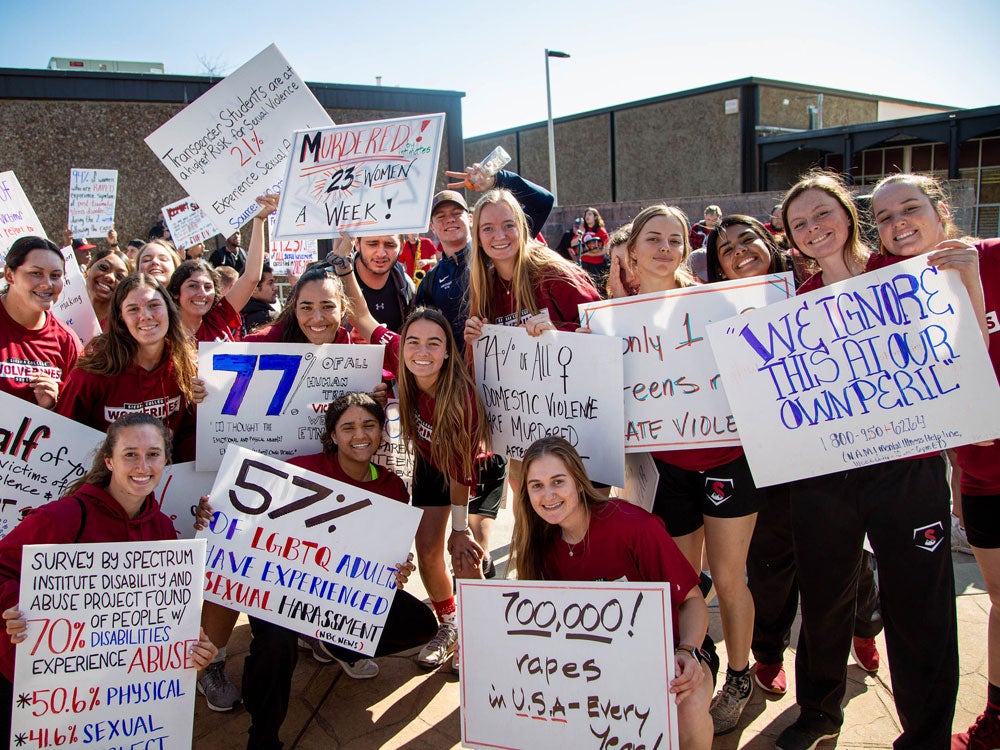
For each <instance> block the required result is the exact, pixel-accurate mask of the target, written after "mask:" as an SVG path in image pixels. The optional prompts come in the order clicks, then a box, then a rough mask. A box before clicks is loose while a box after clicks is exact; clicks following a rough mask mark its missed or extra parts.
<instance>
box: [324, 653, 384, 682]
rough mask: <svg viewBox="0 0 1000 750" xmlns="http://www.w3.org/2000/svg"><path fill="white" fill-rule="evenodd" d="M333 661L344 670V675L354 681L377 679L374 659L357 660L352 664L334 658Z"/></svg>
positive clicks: (376, 665)
mask: <svg viewBox="0 0 1000 750" xmlns="http://www.w3.org/2000/svg"><path fill="white" fill-rule="evenodd" d="M334 660H335V661H336V662H337V664H339V665H340V668H341V669H343V670H344V674H346V675H347V676H348V677H351V678H353V679H355V680H370V679H371V678H372V677H378V664H376V663H375V660H374V659H358V660H357V661H356V662H354V663H353V664H351V663H350V662H347V661H343V660H342V659H337V658H336V657H334Z"/></svg>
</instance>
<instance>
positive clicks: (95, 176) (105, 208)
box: [68, 169, 118, 237]
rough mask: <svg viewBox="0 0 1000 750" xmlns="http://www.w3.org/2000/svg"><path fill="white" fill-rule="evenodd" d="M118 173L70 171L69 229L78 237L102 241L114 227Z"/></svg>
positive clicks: (84, 170)
mask: <svg viewBox="0 0 1000 750" xmlns="http://www.w3.org/2000/svg"><path fill="white" fill-rule="evenodd" d="M117 195H118V170H117V169H71V170H69V224H68V226H69V229H70V231H71V232H72V233H73V234H74V235H76V236H77V237H103V236H104V235H106V234H107V233H108V232H110V231H111V230H112V229H114V226H115V198H116V197H117Z"/></svg>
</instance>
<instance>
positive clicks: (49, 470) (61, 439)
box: [0, 364, 104, 538]
mask: <svg viewBox="0 0 1000 750" xmlns="http://www.w3.org/2000/svg"><path fill="white" fill-rule="evenodd" d="M11 366H12V365H10V364H6V365H4V367H11ZM103 440H104V434H103V433H101V432H98V431H97V430H94V429H91V428H90V427H86V426H85V425H82V424H79V423H77V422H74V421H73V420H72V419H67V418H66V417H63V416H60V415H59V414H56V413H54V412H51V411H49V410H48V409H43V408H42V407H40V406H38V405H36V404H30V403H28V402H27V401H23V400H21V399H19V398H17V397H16V396H11V395H10V394H9V393H2V392H0V538H3V537H5V536H7V534H9V533H10V530H11V529H13V528H14V527H15V526H16V525H17V524H19V523H20V522H21V519H22V518H24V514H25V513H27V512H28V511H29V510H30V509H31V508H37V507H38V506H39V505H44V504H45V503H47V502H49V500H55V499H56V498H58V497H59V496H60V495H62V494H63V491H64V490H65V489H66V487H67V485H69V484H72V483H73V482H75V481H76V480H77V479H79V478H80V477H82V476H83V475H84V474H86V473H87V471H88V470H89V469H90V464H91V459H92V457H93V453H94V451H95V449H96V448H97V446H98V445H100V443H101V441H103Z"/></svg>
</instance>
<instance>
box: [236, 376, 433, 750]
mask: <svg viewBox="0 0 1000 750" xmlns="http://www.w3.org/2000/svg"><path fill="white" fill-rule="evenodd" d="M325 424H326V430H325V432H324V434H323V437H322V439H321V442H322V444H323V452H322V453H316V454H312V455H308V456H299V457H296V458H293V459H291V460H290V461H289V463H291V464H293V465H295V466H300V467H302V468H303V469H308V470H309V471H315V472H316V473H318V474H323V475H324V476H327V477H330V478H331V479H336V480H337V481H339V482H345V483H347V484H350V485H353V486H355V487H360V488H362V489H364V490H365V491H366V492H371V493H374V494H377V495H382V496H383V497H388V498H390V499H392V500H396V501H398V502H401V503H408V502H409V500H410V498H409V494H408V493H407V491H406V485H405V484H403V480H402V479H400V478H399V477H398V476H396V475H395V474H393V473H392V472H391V471H389V470H388V469H383V468H382V467H380V466H376V465H375V464H373V463H371V459H372V456H374V455H375V452H376V451H377V450H378V447H379V444H380V442H381V439H382V428H383V427H384V425H385V411H383V409H382V407H381V406H379V404H378V403H377V402H376V401H375V400H374V399H373V398H372V397H371V396H369V395H368V394H366V393H348V394H346V395H344V396H341V397H340V398H338V399H337V400H335V401H334V402H333V403H331V404H330V405H329V407H328V408H327V411H326V422H325ZM410 559H412V556H411V558H410ZM410 559H408V560H407V561H406V562H404V563H402V564H400V565H398V566H397V567H396V585H397V587H398V588H399V589H402V588H403V586H404V584H405V583H406V581H407V579H408V577H409V575H410V573H412V572H413V570H414V566H413V563H412V562H410ZM250 630H251V632H252V633H253V639H252V640H251V641H250V654H249V655H248V656H247V658H246V662H245V663H244V666H243V700H244V703H245V704H246V707H247V711H249V713H250V718H251V722H252V723H251V726H250V742H249V744H248V747H249V748H260V749H261V750H270V748H275V747H280V746H281V743H280V741H279V740H278V732H279V730H280V728H281V724H282V722H283V721H284V720H285V715H286V714H287V712H288V702H289V696H290V693H291V686H292V672H293V671H294V670H295V664H296V662H297V661H298V652H297V643H298V642H299V641H300V640H303V641H305V643H306V645H308V647H310V648H312V651H313V655H314V656H315V657H316V659H317V660H319V661H322V662H330V661H333V660H336V661H337V662H339V663H340V665H341V667H342V668H343V669H344V671H345V672H346V673H347V674H348V675H349V676H351V677H353V678H355V679H370V678H372V677H375V676H376V675H378V672H379V669H378V664H376V663H375V661H374V660H373V659H367V658H364V657H362V656H361V655H360V654H358V653H356V652H353V651H349V650H347V649H345V648H343V647H342V646H335V645H333V644H330V643H324V642H322V641H318V640H316V639H315V638H303V636H300V635H298V634H297V633H295V632H293V631H291V630H287V629H285V628H283V627H280V626H278V625H274V624H272V623H270V622H266V621H264V620H258V619H257V618H255V617H251V618H250ZM436 631H437V623H436V622H435V620H434V615H433V614H431V611H430V610H429V609H428V608H427V606H426V605H424V603H423V602H421V601H420V600H419V599H417V598H416V597H414V596H412V595H411V594H408V593H406V592H404V591H397V592H396V595H395V597H394V598H393V600H392V606H391V607H390V608H389V614H388V619H387V620H386V624H385V629H384V630H383V632H382V638H381V640H380V641H379V645H378V649H377V650H376V652H375V656H376V657H378V656H386V655H388V654H395V653H398V652H400V651H405V650H406V649H410V648H413V647H415V646H419V645H420V644H422V643H426V642H427V641H428V640H429V639H430V638H432V637H433V636H434V634H435V632H436Z"/></svg>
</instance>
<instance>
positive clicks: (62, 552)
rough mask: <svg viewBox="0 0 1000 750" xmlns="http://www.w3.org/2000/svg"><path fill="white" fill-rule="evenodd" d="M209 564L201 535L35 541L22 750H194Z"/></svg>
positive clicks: (21, 669) (22, 650)
mask: <svg viewBox="0 0 1000 750" xmlns="http://www.w3.org/2000/svg"><path fill="white" fill-rule="evenodd" d="M204 567H205V543H204V542H203V541H200V540H199V541H187V542H130V543H124V544H101V545H97V544H44V545H29V546H26V547H25V548H24V562H23V565H22V566H21V593H20V606H21V610H22V611H23V612H24V613H25V617H26V619H27V620H28V639H27V641H25V642H24V643H22V644H21V645H20V646H18V648H17V660H16V662H15V665H14V712H13V722H12V723H13V728H12V731H11V739H12V743H11V747H38V748H44V747H56V746H60V745H65V746H67V747H84V746H88V745H94V746H96V747H115V748H117V747H130V748H134V747H144V748H158V749H159V748H163V749H164V750H166V748H187V747H191V729H192V725H193V722H194V695H195V677H196V670H195V669H193V667H194V662H193V660H192V658H191V654H190V652H191V647H192V646H193V645H194V644H195V643H197V642H198V629H199V627H200V620H201V601H202V596H201V586H200V583H201V575H202V571H203V570H204ZM115 737H125V738H127V739H125V740H116V739H112V738H115Z"/></svg>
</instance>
